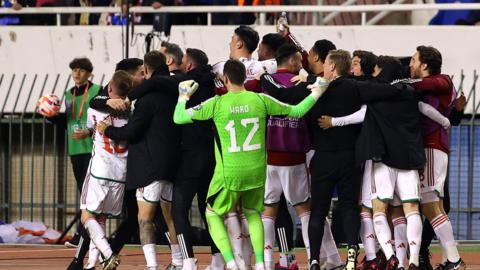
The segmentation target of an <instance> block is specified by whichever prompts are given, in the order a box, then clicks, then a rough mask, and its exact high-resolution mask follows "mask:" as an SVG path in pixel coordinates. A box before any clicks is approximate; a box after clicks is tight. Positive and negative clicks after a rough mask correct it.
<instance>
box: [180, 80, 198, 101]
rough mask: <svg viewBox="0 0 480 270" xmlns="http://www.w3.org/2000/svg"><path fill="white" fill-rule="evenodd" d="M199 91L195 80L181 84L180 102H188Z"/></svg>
mask: <svg viewBox="0 0 480 270" xmlns="http://www.w3.org/2000/svg"><path fill="white" fill-rule="evenodd" d="M197 89H198V83H197V82H196V81H194V80H188V81H183V82H181V83H180V84H178V101H184V102H186V101H188V100H189V99H190V97H191V96H192V95H193V93H195V91H197Z"/></svg>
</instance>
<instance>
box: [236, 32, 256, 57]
mask: <svg viewBox="0 0 480 270" xmlns="http://www.w3.org/2000/svg"><path fill="white" fill-rule="evenodd" d="M235 34H236V35H237V36H238V37H239V38H240V40H242V41H243V43H244V45H245V47H246V48H247V50H248V52H249V53H253V52H254V51H255V50H256V49H257V46H258V41H259V40H260V38H259V37H258V33H257V31H255V30H253V28H251V27H250V26H246V25H240V26H239V27H237V28H236V29H235Z"/></svg>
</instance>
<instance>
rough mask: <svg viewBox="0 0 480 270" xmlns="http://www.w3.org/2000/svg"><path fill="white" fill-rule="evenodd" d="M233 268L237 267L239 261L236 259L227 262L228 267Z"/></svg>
mask: <svg viewBox="0 0 480 270" xmlns="http://www.w3.org/2000/svg"><path fill="white" fill-rule="evenodd" d="M232 268H237V263H236V262H235V260H231V261H229V262H227V269H232Z"/></svg>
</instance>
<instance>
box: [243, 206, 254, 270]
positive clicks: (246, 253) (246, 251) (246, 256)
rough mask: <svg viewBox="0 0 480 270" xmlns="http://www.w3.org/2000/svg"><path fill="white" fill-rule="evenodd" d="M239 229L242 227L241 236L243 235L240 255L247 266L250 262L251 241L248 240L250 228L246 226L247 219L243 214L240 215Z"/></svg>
mask: <svg viewBox="0 0 480 270" xmlns="http://www.w3.org/2000/svg"><path fill="white" fill-rule="evenodd" d="M241 222H242V224H241V229H242V237H243V246H242V255H243V260H244V261H245V265H246V266H247V267H249V266H250V265H251V264H252V253H253V251H252V249H253V247H252V241H251V240H250V230H249V228H248V221H247V218H245V215H244V214H242V215H241Z"/></svg>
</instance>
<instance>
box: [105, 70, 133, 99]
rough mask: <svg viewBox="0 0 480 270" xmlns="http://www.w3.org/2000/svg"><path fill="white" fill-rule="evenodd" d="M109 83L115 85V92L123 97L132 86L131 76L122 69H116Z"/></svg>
mask: <svg viewBox="0 0 480 270" xmlns="http://www.w3.org/2000/svg"><path fill="white" fill-rule="evenodd" d="M110 83H111V84H112V85H114V86H115V93H116V94H117V95H119V96H123V97H124V96H126V95H127V94H128V92H129V91H130V89H132V87H133V79H132V76H131V75H130V74H129V73H128V72H126V71H124V70H118V71H116V72H115V73H114V74H113V76H112V79H111V80H110Z"/></svg>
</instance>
